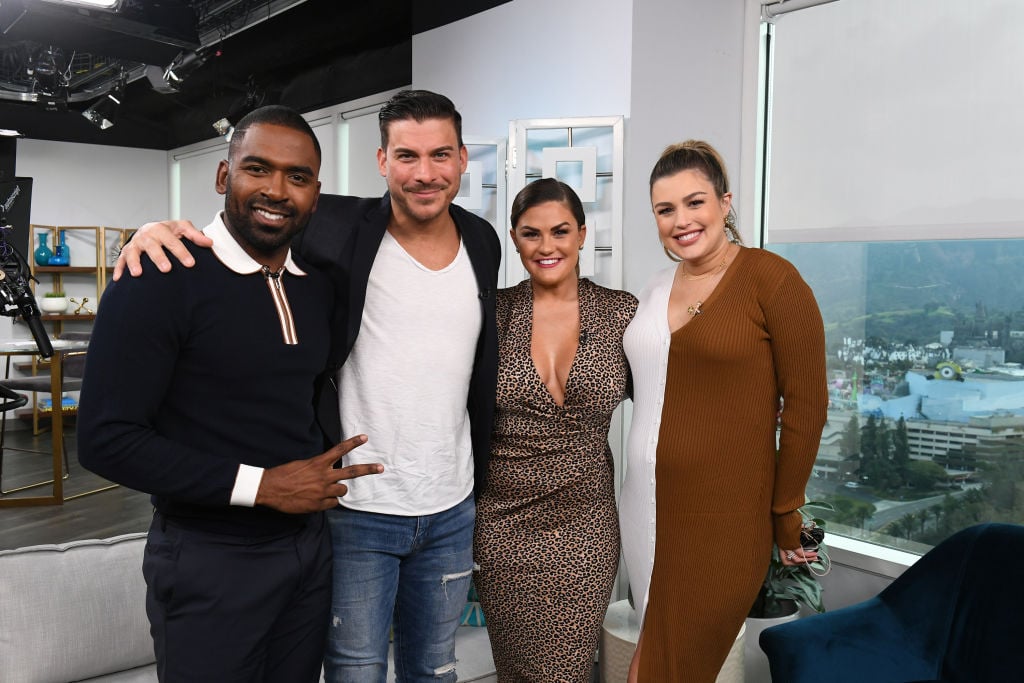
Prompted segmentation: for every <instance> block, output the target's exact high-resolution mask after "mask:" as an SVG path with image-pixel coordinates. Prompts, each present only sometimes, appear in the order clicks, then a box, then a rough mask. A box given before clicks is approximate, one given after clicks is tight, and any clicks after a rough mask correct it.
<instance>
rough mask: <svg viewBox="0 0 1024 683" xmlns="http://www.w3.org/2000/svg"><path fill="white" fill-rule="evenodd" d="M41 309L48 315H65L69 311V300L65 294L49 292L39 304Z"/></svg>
mask: <svg viewBox="0 0 1024 683" xmlns="http://www.w3.org/2000/svg"><path fill="white" fill-rule="evenodd" d="M39 308H41V309H43V311H45V312H46V313H63V312H64V311H66V310H67V309H68V300H67V298H66V297H65V296H64V292H61V291H56V292H47V293H46V294H45V295H44V296H43V300H42V301H40V302H39Z"/></svg>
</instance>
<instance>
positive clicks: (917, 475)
mask: <svg viewBox="0 0 1024 683" xmlns="http://www.w3.org/2000/svg"><path fill="white" fill-rule="evenodd" d="M906 472H907V474H906V483H907V486H909V487H911V488H913V489H914V490H916V491H931V490H932V489H934V488H935V486H936V484H940V483H944V482H945V481H946V470H944V469H942V466H941V465H936V464H935V463H934V462H932V461H930V460H911V461H910V462H908V463H907V469H906Z"/></svg>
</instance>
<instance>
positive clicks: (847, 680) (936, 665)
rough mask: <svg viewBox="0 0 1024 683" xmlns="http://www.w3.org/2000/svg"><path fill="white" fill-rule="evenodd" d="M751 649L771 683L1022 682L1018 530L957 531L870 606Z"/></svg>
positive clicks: (1022, 546)
mask: <svg viewBox="0 0 1024 683" xmlns="http://www.w3.org/2000/svg"><path fill="white" fill-rule="evenodd" d="M760 645H761V649H762V650H764V651H765V653H767V655H768V661H769V663H770V665H771V672H772V680H773V681H774V682H775V683H812V682H813V683H924V682H929V683H938V682H942V683H1007V682H1009V681H1024V526H1019V525H1014V524H981V525H978V526H973V527H970V528H968V529H964V530H963V531H960V532H958V533H956V534H954V535H953V536H950V537H949V538H948V539H946V540H945V541H943V542H942V543H940V544H939V545H937V546H935V547H934V548H933V549H932V550H931V551H929V552H928V553H927V554H925V555H924V556H923V557H922V558H921V559H920V560H918V561H917V562H916V563H915V564H914V565H913V566H911V567H910V568H908V569H907V570H906V571H905V572H904V573H903V574H902V575H900V576H899V577H898V578H896V579H895V580H894V581H893V582H892V583H891V584H890V585H889V586H888V587H887V588H886V589H885V590H883V591H882V592H881V593H879V594H878V595H877V596H875V597H873V598H871V599H869V600H866V601H864V602H861V603H858V604H856V605H851V606H850V607H846V608H844V609H839V610H835V611H834V612H826V613H825V614H818V615H814V616H810V617H806V618H804V619H798V620H797V621H794V622H789V623H786V624H782V625H779V626H773V627H772V628H769V629H765V630H764V631H763V632H762V633H761V639H760Z"/></svg>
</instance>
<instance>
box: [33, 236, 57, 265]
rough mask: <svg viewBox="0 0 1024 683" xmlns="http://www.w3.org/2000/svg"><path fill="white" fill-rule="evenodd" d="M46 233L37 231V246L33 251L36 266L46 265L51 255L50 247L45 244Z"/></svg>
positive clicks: (48, 263)
mask: <svg viewBox="0 0 1024 683" xmlns="http://www.w3.org/2000/svg"><path fill="white" fill-rule="evenodd" d="M47 236H48V235H47V233H45V232H41V233H39V246H38V247H36V250H35V251H34V252H32V253H33V256H34V257H35V259H36V265H37V266H48V265H50V259H51V258H52V257H53V252H52V251H50V247H48V246H47V245H46V238H47Z"/></svg>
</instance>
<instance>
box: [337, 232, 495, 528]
mask: <svg viewBox="0 0 1024 683" xmlns="http://www.w3.org/2000/svg"><path fill="white" fill-rule="evenodd" d="M477 290H478V287H477V284H476V277H475V275H474V273H473V267H472V264H471V263H470V260H469V255H468V254H467V252H466V247H465V245H462V244H460V246H459V251H458V254H457V255H456V257H455V259H454V260H453V261H452V262H451V263H450V264H448V265H447V266H445V267H444V268H441V269H440V270H430V269H429V268H427V267H425V266H424V265H422V264H421V263H419V262H418V261H416V260H415V259H414V258H413V257H412V256H410V255H409V254H408V253H407V252H406V251H405V249H403V248H402V246H401V245H400V244H399V243H398V242H397V241H396V240H395V238H394V237H392V236H391V234H390V233H385V234H384V239H383V241H382V242H381V245H380V249H379V250H378V252H377V256H376V258H375V259H374V262H373V267H372V269H371V270H370V279H369V281H368V282H367V286H366V302H365V304H364V306H363V313H362V323H361V325H360V329H359V335H358V337H357V338H356V342H355V345H354V346H353V348H352V351H351V352H350V353H349V355H348V358H347V360H346V361H345V364H344V365H343V366H342V368H341V370H340V371H339V385H338V386H339V395H340V411H341V426H342V434H343V436H344V437H345V438H347V437H350V436H353V435H355V434H366V435H367V437H368V440H367V443H365V444H363V445H362V446H360V447H359V448H357V449H355V450H354V451H352V453H350V454H349V455H347V456H346V457H345V459H344V461H343V463H344V464H346V465H349V464H356V463H373V462H379V463H381V464H383V465H384V472H383V473H381V474H376V475H372V476H367V477H361V478H358V479H352V480H349V481H346V482H345V483H346V484H347V485H348V487H349V492H348V494H346V495H345V496H343V497H342V498H340V499H339V501H340V503H341V504H342V505H343V506H345V507H347V508H352V509H355V510H364V511H367V512H377V513H385V514H393V515H407V516H418V515H428V514H434V513H436V512H441V511H443V510H447V509H449V508H451V507H454V506H455V505H457V504H458V503H460V502H462V501H463V500H465V499H466V497H467V496H469V495H470V494H471V493H472V491H473V446H472V440H471V436H470V421H469V412H468V409H467V399H468V394H469V384H470V377H471V375H472V372H473V359H474V357H475V354H476V346H477V340H478V339H479V337H480V329H481V325H482V324H483V313H482V311H481V306H480V301H479V299H478V296H477Z"/></svg>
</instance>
